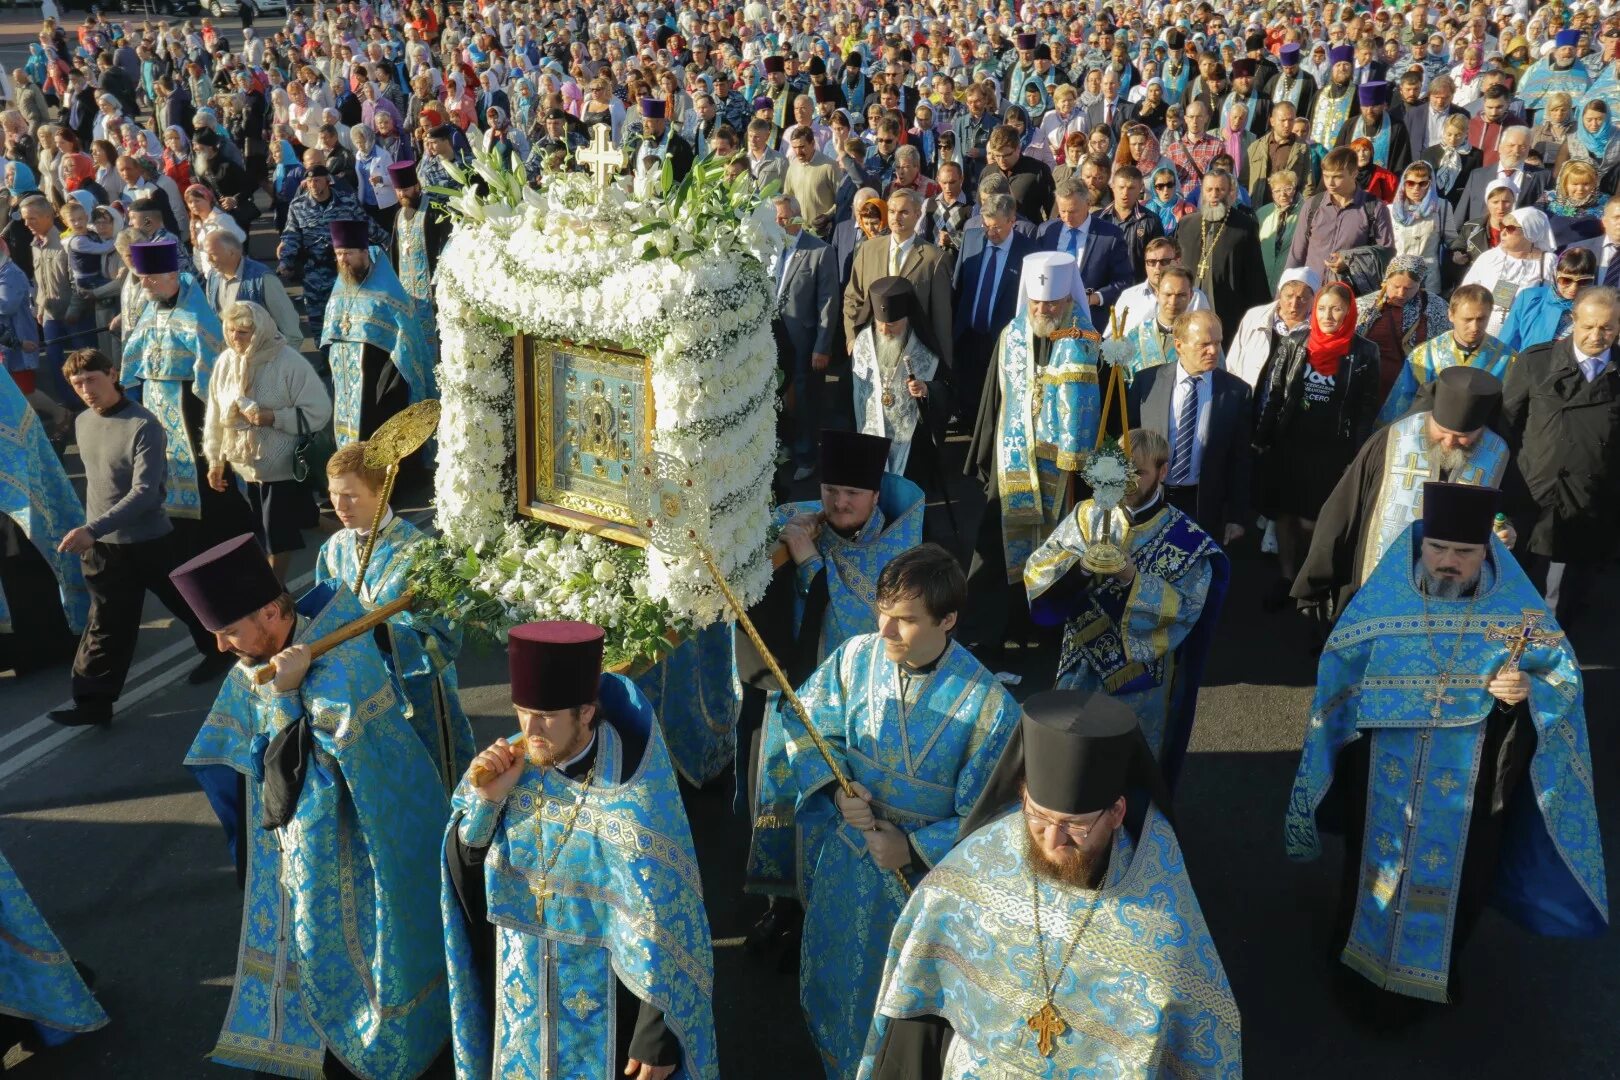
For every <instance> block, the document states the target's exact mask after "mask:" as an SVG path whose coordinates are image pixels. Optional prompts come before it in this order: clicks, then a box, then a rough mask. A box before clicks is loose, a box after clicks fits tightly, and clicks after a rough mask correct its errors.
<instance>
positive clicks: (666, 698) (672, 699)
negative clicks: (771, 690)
mask: <svg viewBox="0 0 1620 1080" xmlns="http://www.w3.org/2000/svg"><path fill="white" fill-rule="evenodd" d="M734 631H735V627H734V626H733V625H732V624H731V622H730V621H729V620H724V619H723V620H721V621H719V622H716V623H715V624H714V625H712V626H709V627H706V628H705V629H703V630H699V631H698V632H697V633H695V634H693V635H692V636H691V637H689V638H687V639H686V640H685V641H683V642H681V644H680V647H679V648H677V649H676V650H675V651H674V652H672V653H670V654H669V655H667V656H665V657H663V658H662V659H660V660H659V661H658V663H656V664H654V665H653V666H652V667H651V668H649V669H648V670H647V671H645V672H644V673H642V674H641V675H640V676H638V677H637V678H636V685H637V686H638V687H640V688H641V692H642V693H643V694H646V695H647V700H648V701H649V702H651V703H652V708H653V713H654V715H655V716H657V717H658V726H659V727H660V728H661V729H662V730H663V733H664V744H665V745H666V746H667V747H669V756H670V757H671V758H672V759H673V760H674V762H675V768H676V771H678V772H679V773H680V774H681V776H682V777H683V778H684V779H685V780H686V782H687V783H689V784H692V785H694V786H696V787H702V786H703V785H704V784H707V783H708V782H709V781H710V780H713V779H714V778H715V777H717V776H719V775H720V774H721V773H723V772H725V771H726V768H727V767H728V766H730V765H731V763H732V761H733V759H734V758H735V756H736V753H737V714H738V713H739V712H740V711H741V709H742V684H741V683H739V682H738V681H737V653H736V650H735V649H734V648H733V647H732V635H733V633H734Z"/></svg>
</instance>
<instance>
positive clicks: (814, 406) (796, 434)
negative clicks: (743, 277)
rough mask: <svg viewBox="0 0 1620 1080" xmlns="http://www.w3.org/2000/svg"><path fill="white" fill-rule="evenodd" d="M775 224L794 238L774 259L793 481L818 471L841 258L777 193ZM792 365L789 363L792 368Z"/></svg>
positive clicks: (786, 197) (790, 200)
mask: <svg viewBox="0 0 1620 1080" xmlns="http://www.w3.org/2000/svg"><path fill="white" fill-rule="evenodd" d="M773 201H774V202H775V204H776V223H777V224H778V225H780V226H782V229H783V231H785V232H786V233H787V234H788V236H789V237H790V238H791V239H790V240H789V241H788V245H787V247H786V248H784V249H783V251H782V254H781V255H779V256H778V257H777V260H776V266H775V270H776V319H775V321H774V323H773V324H772V329H773V330H774V331H775V333H776V337H777V362H778V363H780V364H782V365H783V366H784V368H785V371H784V374H785V375H786V376H787V378H788V385H789V386H790V387H791V388H792V400H791V403H790V406H789V408H788V409H787V410H784V411H785V412H788V413H791V415H792V427H791V431H792V445H793V463H794V472H793V479H795V480H803V479H804V478H806V477H808V476H809V475H810V474H811V472H813V471H814V469H815V462H816V432H817V431H819V430H820V429H821V428H822V426H823V424H822V420H821V409H820V404H821V385H822V382H823V381H824V379H825V377H826V376H825V375H824V372H825V371H826V370H827V365H828V363H829V362H830V361H831V359H832V342H833V319H834V317H835V315H834V310H835V309H834V305H835V304H836V302H837V299H838V260H837V258H836V256H835V255H834V254H833V249H832V248H831V247H829V246H828V245H827V244H826V243H824V242H822V241H820V240H817V239H816V238H815V237H814V236H812V235H810V233H809V232H808V231H807V230H805V228H804V226H803V224H802V221H801V218H802V216H803V215H802V212H801V210H800V209H799V202H798V200H797V199H795V198H794V197H793V196H792V195H778V196H777V197H776V198H775V200H773ZM789 365H791V366H789Z"/></svg>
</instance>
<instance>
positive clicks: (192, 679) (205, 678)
mask: <svg viewBox="0 0 1620 1080" xmlns="http://www.w3.org/2000/svg"><path fill="white" fill-rule="evenodd" d="M235 664H236V657H235V656H233V655H231V654H230V653H223V652H222V653H214V654H213V655H212V656H205V657H203V658H202V659H201V660H199V661H197V666H196V667H194V668H192V669H191V670H190V671H188V672H186V682H188V683H190V684H191V685H192V686H202V685H203V684H204V683H211V682H213V681H214V680H215V679H217V678H219V677H220V676H221V675H224V674H225V673H226V672H227V671H229V670H231V668H232V667H234V666H235Z"/></svg>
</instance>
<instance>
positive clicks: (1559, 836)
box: [1284, 522, 1608, 1001]
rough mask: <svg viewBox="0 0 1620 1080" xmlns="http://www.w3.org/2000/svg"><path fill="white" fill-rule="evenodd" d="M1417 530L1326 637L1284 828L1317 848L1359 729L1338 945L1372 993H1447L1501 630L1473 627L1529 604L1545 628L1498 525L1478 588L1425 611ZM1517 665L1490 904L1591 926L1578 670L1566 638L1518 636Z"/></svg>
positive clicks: (1303, 853)
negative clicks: (1356, 793) (1354, 892)
mask: <svg viewBox="0 0 1620 1080" xmlns="http://www.w3.org/2000/svg"><path fill="white" fill-rule="evenodd" d="M1422 528H1423V526H1422V523H1421V522H1420V523H1418V524H1414V525H1412V526H1411V527H1410V528H1409V529H1408V530H1407V531H1406V532H1405V533H1403V534H1402V536H1401V537H1400V539H1399V540H1398V541H1397V542H1396V543H1395V544H1394V545H1393V546H1392V547H1391V549H1390V551H1389V554H1388V555H1387V556H1386V557H1385V558H1384V560H1383V561H1382V562H1380V563H1379V564H1378V568H1377V570H1376V571H1374V573H1373V575H1372V576H1371V577H1370V578H1368V579H1367V581H1366V582H1365V583H1364V584H1363V585H1362V586H1361V589H1360V590H1359V591H1358V592H1357V593H1356V594H1355V596H1354V598H1352V600H1351V601H1350V603H1349V604H1348V605H1347V606H1346V607H1345V610H1344V613H1343V614H1342V615H1341V616H1340V618H1339V622H1338V625H1337V626H1336V627H1334V630H1333V633H1332V635H1331V636H1330V637H1329V638H1328V641H1327V645H1326V646H1325V647H1324V648H1323V650H1322V660H1321V664H1320V666H1319V668H1318V674H1317V687H1316V698H1315V701H1314V702H1313V703H1312V705H1311V716H1310V721H1309V723H1308V724H1307V726H1306V729H1305V748H1304V751H1303V752H1302V753H1301V755H1300V762H1299V771H1298V774H1297V775H1296V776H1295V778H1294V789H1293V793H1292V795H1291V796H1290V798H1289V803H1288V814H1287V820H1286V822H1285V832H1284V835H1285V840H1286V844H1287V849H1288V854H1289V855H1290V856H1291V857H1292V858H1295V859H1313V858H1315V857H1317V856H1318V855H1319V854H1320V853H1321V841H1320V838H1319V837H1318V834H1317V825H1316V809H1317V807H1318V806H1320V805H1321V803H1322V800H1323V798H1324V797H1325V796H1326V795H1327V793H1328V789H1329V787H1331V785H1332V783H1333V774H1334V767H1335V761H1336V760H1337V758H1338V755H1339V752H1340V751H1341V750H1343V749H1344V748H1345V747H1346V746H1347V745H1349V744H1350V743H1351V742H1352V741H1354V740H1356V739H1361V738H1367V739H1371V740H1372V743H1371V747H1370V751H1369V754H1370V756H1369V762H1370V768H1369V769H1368V777H1367V822H1366V826H1365V831H1364V836H1363V844H1362V867H1361V875H1360V888H1359V890H1358V896H1357V900H1356V913H1355V917H1354V919H1353V921H1352V923H1351V928H1350V938H1349V941H1348V942H1347V943H1346V944H1345V948H1344V952H1343V954H1342V958H1343V960H1344V962H1345V963H1346V964H1347V965H1349V966H1350V967H1351V968H1353V969H1355V970H1356V971H1357V972H1359V973H1361V974H1362V975H1364V976H1366V977H1367V978H1368V979H1369V980H1371V981H1372V982H1373V983H1374V984H1375V985H1377V986H1380V987H1382V988H1384V989H1386V990H1390V991H1393V992H1395V993H1400V994H1407V995H1410V996H1412V997H1418V998H1426V999H1429V1000H1433V1001H1445V1000H1446V986H1447V980H1448V978H1449V974H1450V953H1451V940H1452V930H1453V925H1454V922H1455V918H1456V912H1457V892H1458V883H1459V881H1460V880H1461V876H1462V866H1463V858H1464V854H1465V852H1466V850H1467V844H1468V826H1469V823H1470V818H1471V815H1472V812H1473V802H1474V792H1475V786H1476V781H1477V780H1478V777H1479V769H1480V756H1481V755H1480V747H1481V745H1482V743H1483V742H1484V739H1485V723H1484V718H1485V717H1486V716H1487V715H1488V714H1489V713H1490V712H1491V710H1492V708H1493V707H1494V706H1495V699H1494V698H1492V697H1491V696H1490V695H1489V694H1488V693H1487V692H1486V690H1485V686H1486V683H1487V682H1488V681H1489V679H1490V677H1491V676H1492V675H1494V674H1495V673H1496V672H1497V671H1498V670H1499V669H1500V668H1501V667H1502V664H1503V663H1504V661H1505V660H1506V659H1507V644H1506V642H1503V641H1492V640H1489V639H1488V638H1487V637H1486V636H1485V633H1484V631H1485V630H1486V629H1487V628H1502V629H1509V630H1516V629H1517V628H1518V627H1519V626H1520V624H1521V620H1522V617H1523V615H1524V613H1526V612H1537V613H1541V614H1543V616H1544V621H1543V623H1542V626H1543V628H1545V629H1549V630H1555V629H1556V625H1555V624H1554V623H1553V621H1552V619H1551V617H1550V616H1547V615H1546V614H1545V613H1546V608H1545V605H1544V604H1543V603H1542V600H1541V597H1540V596H1539V595H1538V594H1537V593H1536V591H1535V589H1534V587H1532V586H1531V584H1530V582H1529V579H1527V578H1526V577H1525V575H1524V572H1523V571H1522V570H1520V569H1519V566H1518V564H1517V563H1516V562H1514V561H1513V557H1512V556H1511V555H1510V554H1509V553H1508V551H1507V549H1506V548H1505V547H1504V546H1503V545H1502V543H1501V542H1500V541H1499V540H1496V539H1495V538H1494V537H1493V538H1492V540H1491V554H1490V560H1489V563H1488V565H1487V567H1486V569H1485V575H1486V576H1485V579H1484V580H1483V582H1482V586H1481V593H1480V595H1479V596H1478V597H1477V598H1473V599H1470V598H1467V597H1464V598H1460V599H1455V600H1452V599H1440V598H1434V597H1431V598H1429V599H1428V605H1427V608H1426V607H1425V604H1424V597H1423V595H1422V594H1421V593H1420V592H1419V590H1418V587H1417V585H1416V583H1415V581H1414V564H1415V562H1416V561H1417V559H1418V542H1419V540H1420V539H1421V537H1422ZM1465 628H1467V629H1465ZM1431 634H1432V635H1433V637H1434V639H1435V640H1434V641H1431V640H1430V635H1431ZM1453 642H1456V645H1455V650H1456V651H1455V653H1454V654H1453V652H1452V649H1453V645H1452V643H1453ZM1437 643H1443V644H1437ZM1431 647H1434V648H1440V649H1442V650H1443V651H1442V653H1441V655H1443V656H1445V657H1446V658H1447V661H1448V662H1450V663H1449V672H1448V673H1447V674H1448V675H1449V677H1443V674H1442V672H1440V671H1437V670H1435V668H1436V662H1435V660H1434V659H1433V657H1432V655H1431ZM1453 655H1455V661H1454V662H1452V661H1451V657H1452V656H1453ZM1520 666H1521V670H1523V671H1524V672H1525V673H1526V674H1527V675H1529V676H1530V683H1531V690H1530V699H1529V703H1528V704H1529V712H1530V717H1531V719H1532V721H1533V723H1534V726H1535V737H1536V749H1535V756H1534V758H1533V759H1532V760H1531V764H1530V773H1529V778H1528V783H1526V784H1525V785H1523V786H1521V788H1520V789H1519V791H1518V792H1517V793H1516V796H1515V798H1514V799H1513V802H1512V804H1511V806H1510V807H1509V809H1508V813H1509V815H1510V818H1509V821H1508V823H1507V828H1506V831H1505V833H1504V837H1503V845H1502V852H1501V856H1500V859H1501V861H1500V865H1499V866H1498V871H1497V878H1496V888H1495V892H1494V894H1493V901H1494V902H1495V903H1496V905H1497V906H1498V907H1500V908H1501V909H1502V910H1503V911H1504V912H1505V913H1506V914H1508V915H1509V916H1510V917H1512V918H1513V919H1514V920H1515V921H1517V922H1519V923H1520V924H1521V925H1523V926H1524V927H1525V928H1526V929H1528V930H1530V931H1531V932H1533V933H1539V934H1544V935H1548V936H1557V937H1588V936H1595V935H1597V934H1600V933H1602V932H1603V930H1604V929H1605V928H1606V927H1607V925H1608V892H1607V885H1606V883H1605V880H1604V871H1603V849H1602V846H1601V842H1600V839H1599V835H1598V821H1597V811H1596V807H1595V805H1594V802H1593V796H1592V761H1591V753H1590V750H1589V749H1588V744H1587V734H1586V716H1585V712H1584V709H1583V706H1582V692H1581V674H1580V668H1579V667H1578V666H1577V664H1576V660H1575V654H1574V653H1573V652H1572V651H1571V650H1570V648H1569V646H1568V644H1567V643H1565V642H1564V641H1562V640H1560V641H1558V642H1556V643H1553V644H1551V645H1538V646H1535V647H1532V648H1530V649H1527V650H1526V651H1525V653H1524V657H1523V660H1522V662H1521V665H1520Z"/></svg>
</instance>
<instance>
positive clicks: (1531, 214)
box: [1508, 206, 1558, 252]
mask: <svg viewBox="0 0 1620 1080" xmlns="http://www.w3.org/2000/svg"><path fill="white" fill-rule="evenodd" d="M1508 217H1510V218H1512V219H1513V220H1514V221H1515V222H1516V223H1517V224H1518V226H1519V228H1521V229H1523V230H1524V238H1525V239H1526V240H1528V241H1530V246H1531V247H1533V248H1535V249H1536V250H1537V251H1546V252H1551V251H1554V250H1556V249H1557V247H1558V245H1557V244H1556V243H1554V242H1553V234H1552V225H1551V223H1549V222H1548V221H1547V215H1546V214H1544V213H1542V212H1541V211H1540V210H1537V209H1536V208H1535V207H1533V206H1521V207H1519V208H1518V209H1517V210H1515V211H1513V213H1511V214H1509V215H1508Z"/></svg>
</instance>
